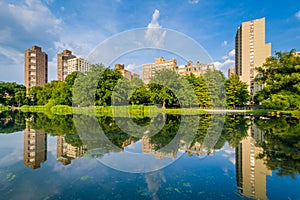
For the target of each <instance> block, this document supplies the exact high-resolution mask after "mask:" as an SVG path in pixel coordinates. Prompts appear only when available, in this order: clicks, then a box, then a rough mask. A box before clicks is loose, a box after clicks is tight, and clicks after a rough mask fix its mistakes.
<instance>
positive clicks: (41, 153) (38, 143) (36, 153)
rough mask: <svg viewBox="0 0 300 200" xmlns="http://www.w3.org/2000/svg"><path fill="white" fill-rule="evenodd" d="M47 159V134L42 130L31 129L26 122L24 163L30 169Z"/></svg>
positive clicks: (35, 167) (38, 166) (37, 166)
mask: <svg viewBox="0 0 300 200" xmlns="http://www.w3.org/2000/svg"><path fill="white" fill-rule="evenodd" d="M46 160H47V134H45V133H44V131H42V130H33V129H31V128H30V126H29V124H28V122H26V129H25V130H24V165H25V166H29V167H30V168H31V169H37V168H40V167H41V163H43V162H45V161H46Z"/></svg>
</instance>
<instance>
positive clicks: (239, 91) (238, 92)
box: [225, 74, 250, 108]
mask: <svg viewBox="0 0 300 200" xmlns="http://www.w3.org/2000/svg"><path fill="white" fill-rule="evenodd" d="M225 89H226V104H227V106H229V107H232V108H235V107H236V106H244V105H245V104H246V103H247V102H248V101H249V98H250V95H249V92H248V90H247V85H246V83H243V82H242V81H240V79H239V77H238V75H236V74H234V75H233V76H231V77H230V78H229V79H227V80H226V81H225Z"/></svg>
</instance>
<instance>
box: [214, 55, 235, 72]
mask: <svg viewBox="0 0 300 200" xmlns="http://www.w3.org/2000/svg"><path fill="white" fill-rule="evenodd" d="M213 64H214V65H215V68H216V69H218V70H221V71H222V72H223V73H224V74H225V75H226V74H227V70H228V69H229V68H232V67H234V64H235V49H233V50H231V51H230V52H229V53H228V54H227V55H224V56H222V61H216V62H214V63H213Z"/></svg>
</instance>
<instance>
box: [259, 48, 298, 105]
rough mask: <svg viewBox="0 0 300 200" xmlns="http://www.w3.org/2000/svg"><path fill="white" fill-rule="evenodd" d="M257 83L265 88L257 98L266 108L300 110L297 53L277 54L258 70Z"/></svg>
mask: <svg viewBox="0 0 300 200" xmlns="http://www.w3.org/2000/svg"><path fill="white" fill-rule="evenodd" d="M257 70H258V72H259V75H258V76H257V78H256V81H257V82H258V83H260V84H263V85H265V87H264V88H263V89H262V90H261V91H259V92H258V93H257V94H256V96H255V99H256V102H260V103H261V104H262V106H264V107H265V108H273V109H282V110H283V109H300V57H297V56H295V51H294V50H292V51H290V52H276V55H275V56H271V57H269V58H267V60H266V62H265V63H264V64H263V66H261V67H259V68H257Z"/></svg>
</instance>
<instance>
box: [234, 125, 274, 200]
mask: <svg viewBox="0 0 300 200" xmlns="http://www.w3.org/2000/svg"><path fill="white" fill-rule="evenodd" d="M260 140H264V133H263V132H261V131H260V130H259V129H257V128H256V127H255V125H254V123H253V124H252V126H250V127H249V129H248V136H247V137H246V138H244V139H243V140H242V141H241V142H240V144H239V146H238V147H237V148H236V152H235V155H236V179H237V185H238V188H239V191H240V193H241V194H242V195H243V196H245V197H248V198H251V199H252V198H253V199H268V198H267V180H266V176H267V175H268V176H272V171H271V170H269V169H268V168H267V166H266V165H265V164H264V160H263V159H259V158H258V155H259V154H260V153H262V152H263V149H262V148H261V147H257V145H256V143H257V142H259V141H260Z"/></svg>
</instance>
